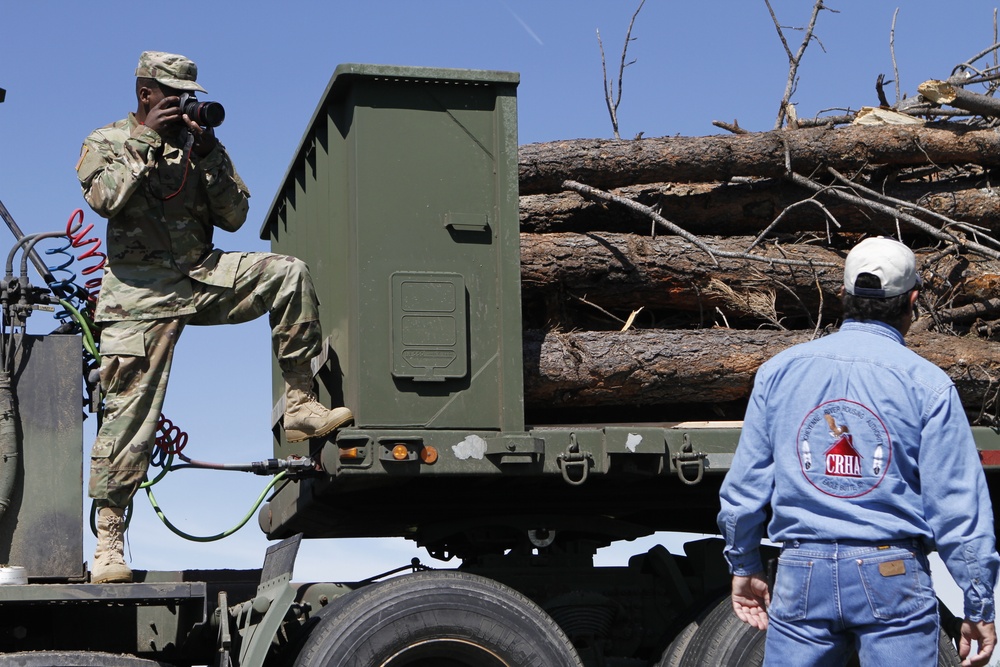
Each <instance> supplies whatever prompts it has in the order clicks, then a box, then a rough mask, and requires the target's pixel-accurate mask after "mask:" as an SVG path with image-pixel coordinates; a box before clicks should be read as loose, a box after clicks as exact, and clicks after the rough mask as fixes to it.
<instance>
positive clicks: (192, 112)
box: [180, 94, 226, 127]
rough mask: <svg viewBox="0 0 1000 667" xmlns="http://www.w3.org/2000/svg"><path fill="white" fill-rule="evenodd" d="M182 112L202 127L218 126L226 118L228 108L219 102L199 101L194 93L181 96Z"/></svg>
mask: <svg viewBox="0 0 1000 667" xmlns="http://www.w3.org/2000/svg"><path fill="white" fill-rule="evenodd" d="M180 104H181V113H185V114H187V117H188V118H190V119H191V120H193V121H194V122H196V123H198V124H199V125H201V126H202V127H218V126H219V125H222V121H224V120H225V119H226V110H225V108H224V107H223V106H222V105H221V104H219V103H218V102H199V101H198V100H197V99H196V98H195V96H194V95H189V94H186V95H183V96H181V103H180Z"/></svg>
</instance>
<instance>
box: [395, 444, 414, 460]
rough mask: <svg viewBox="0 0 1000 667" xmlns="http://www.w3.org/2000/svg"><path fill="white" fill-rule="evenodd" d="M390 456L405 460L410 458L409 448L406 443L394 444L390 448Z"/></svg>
mask: <svg viewBox="0 0 1000 667" xmlns="http://www.w3.org/2000/svg"><path fill="white" fill-rule="evenodd" d="M392 458H394V459H396V460H397V461H405V460H406V459H408V458H410V449H409V447H407V446H406V445H396V446H395V447H393V448H392Z"/></svg>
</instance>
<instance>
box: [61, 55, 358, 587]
mask: <svg viewBox="0 0 1000 667" xmlns="http://www.w3.org/2000/svg"><path fill="white" fill-rule="evenodd" d="M136 77H137V78H136V97H137V99H138V108H137V110H136V112H135V113H134V114H129V116H128V117H127V118H125V119H123V120H120V121H118V122H116V123H113V124H111V125H108V126H106V127H103V128H101V129H98V130H95V131H94V132H92V133H91V134H90V136H89V137H87V139H86V141H84V144H83V148H82V151H81V155H80V161H79V162H78V163H77V175H78V177H79V179H80V184H81V186H82V188H83V195H84V198H86V200H87V202H88V203H89V204H90V206H91V207H92V208H93V209H94V211H96V212H97V213H98V214H99V215H101V216H103V217H105V218H107V219H108V232H107V244H108V264H107V267H106V273H105V276H104V283H103V286H102V289H101V292H100V296H99V299H98V303H97V307H96V317H95V319H96V321H97V322H99V323H101V325H102V332H101V344H100V350H101V385H102V388H103V389H104V391H105V399H104V415H103V420H102V423H101V425H100V427H99V430H98V434H97V440H96V442H95V443H94V447H93V451H92V453H91V470H90V488H89V494H90V497H91V498H93V499H94V500H95V501H96V503H97V505H98V507H99V511H98V521H97V530H98V535H97V551H96V553H95V556H94V563H93V566H92V571H91V581H93V582H95V583H110V582H127V581H131V578H132V571H131V570H130V569H129V567H128V565H126V563H125V559H124V553H123V533H122V531H123V525H122V524H123V512H124V508H125V507H127V506H128V504H129V502H130V501H131V499H132V497H133V496H134V495H135V492H136V491H137V490H138V488H139V484H140V483H141V481H142V479H143V477H144V476H145V474H146V470H147V468H148V466H149V457H150V453H151V451H150V450H151V448H152V446H153V442H154V440H155V435H156V426H157V422H158V420H159V417H160V409H161V407H162V405H163V398H164V394H165V392H166V387H167V380H168V378H169V376H170V364H171V360H172V358H173V351H174V346H175V345H176V343H177V340H178V338H179V337H180V334H181V332H182V331H183V329H184V327H185V326H186V325H188V324H193V325H208V324H236V323H238V322H247V321H249V320H252V319H255V318H257V317H259V316H261V315H263V314H264V313H269V316H270V324H271V331H272V343H273V348H274V353H275V355H276V357H277V359H278V364H279V366H280V367H281V369H282V372H283V375H284V378H285V381H286V385H287V390H286V395H285V416H284V428H285V433H286V437H287V438H288V440H289V441H291V442H297V441H301V440H305V439H307V438H311V437H318V436H322V435H326V434H327V433H330V432H331V431H333V430H334V429H336V428H338V427H340V426H342V425H344V424H346V423H348V422H349V421H350V420H351V419H352V415H351V412H350V410H348V409H347V408H343V407H338V408H334V409H327V408H326V407H325V406H323V405H321V404H320V403H319V402H318V401H317V400H316V397H315V394H314V393H313V374H312V371H311V368H310V365H309V362H310V360H311V359H312V358H313V357H314V356H316V355H317V354H318V353H319V352H320V349H321V344H322V343H321V341H322V334H321V331H320V325H319V313H318V310H317V306H318V304H317V299H316V294H315V291H314V289H313V285H312V280H311V278H310V276H309V272H308V269H307V268H306V266H305V264H304V263H303V262H301V261H300V260H298V259H295V258H293V257H287V256H284V255H275V254H271V253H241V252H222V251H220V250H218V249H216V248H215V247H214V246H213V244H212V236H213V232H214V230H215V228H216V227H218V228H220V229H223V230H225V231H228V232H235V231H236V230H238V229H239V228H240V226H241V225H242V224H243V222H244V221H245V220H246V216H247V210H248V203H247V200H248V199H249V197H250V193H249V192H248V191H247V188H246V186H245V185H244V184H243V181H242V180H240V177H239V176H238V175H237V173H236V170H235V169H234V168H233V164H232V162H231V161H230V159H229V155H228V154H227V153H226V150H225V148H223V146H222V145H221V144H220V143H219V142H218V140H217V139H216V138H215V135H214V132H213V130H212V129H211V128H202V127H200V126H199V125H198V124H197V123H195V122H194V121H193V120H191V119H190V118H189V117H188V116H187V115H185V114H182V113H181V111H180V108H179V106H178V104H179V95H180V94H181V93H182V92H184V91H188V92H191V91H202V92H204V89H203V88H202V87H201V86H200V85H198V84H197V83H196V79H197V68H196V66H195V64H194V63H193V62H192V61H190V60H189V59H187V58H185V57H183V56H179V55H173V54H168V53H161V52H157V51H146V52H144V53H142V55H141V56H140V58H139V66H138V68H137V69H136Z"/></svg>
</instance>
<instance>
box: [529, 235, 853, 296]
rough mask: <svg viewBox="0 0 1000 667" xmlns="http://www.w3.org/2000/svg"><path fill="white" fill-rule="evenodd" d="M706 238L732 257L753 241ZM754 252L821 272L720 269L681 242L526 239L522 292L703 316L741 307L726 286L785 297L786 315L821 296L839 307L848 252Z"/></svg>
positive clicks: (804, 248)
mask: <svg viewBox="0 0 1000 667" xmlns="http://www.w3.org/2000/svg"><path fill="white" fill-rule="evenodd" d="M703 240H704V241H705V242H706V244H708V245H710V246H711V247H713V248H714V249H718V250H720V251H722V252H729V253H742V252H745V251H746V249H747V247H748V246H749V245H750V243H751V242H752V239H751V238H749V237H712V238H708V237H706V238H704V239H703ZM754 254H755V255H758V256H760V257H762V258H764V257H770V258H776V259H793V260H801V261H806V262H813V263H815V264H817V266H814V267H812V268H810V267H808V266H786V265H780V264H768V263H767V262H764V261H760V262H757V261H750V260H743V259H727V258H722V257H720V258H719V259H718V265H716V264H715V263H714V262H713V260H712V258H711V257H710V256H708V255H706V254H705V253H704V252H702V251H701V250H700V249H698V248H696V247H695V246H694V245H693V244H692V243H690V242H688V241H686V240H684V239H681V238H678V237H676V236H658V237H656V238H650V237H648V236H639V235H636V234H613V233H607V232H600V233H599V232H594V233H587V234H522V235H521V290H522V294H523V295H524V296H525V297H527V298H532V297H534V296H537V295H538V294H539V293H542V294H544V293H553V294H556V293H569V294H574V295H577V296H579V297H585V298H586V299H587V301H590V302H592V303H595V304H598V305H601V306H605V307H610V306H614V307H616V308H619V309H620V308H627V309H635V308H639V307H647V308H671V309H676V310H686V311H699V310H705V309H708V310H712V309H713V308H715V307H716V306H720V307H722V308H723V309H724V310H726V311H728V312H733V309H734V306H733V305H732V304H731V303H730V302H729V301H728V300H727V298H726V296H725V294H723V293H720V292H719V291H718V286H719V283H723V284H725V285H726V286H728V287H730V288H732V289H734V290H736V291H737V292H746V291H758V292H759V291H762V290H765V291H773V292H775V293H776V294H777V295H778V303H779V310H780V309H781V308H783V307H785V305H789V306H791V307H796V308H801V307H805V308H808V309H814V308H816V307H817V306H818V304H819V301H820V299H821V298H822V299H824V300H826V301H827V302H828V303H833V304H836V302H837V300H838V299H837V294H838V292H839V291H840V286H841V284H842V282H841V280H842V277H841V274H842V269H841V268H840V267H841V266H842V265H843V254H842V253H838V252H835V251H833V250H830V249H829V248H826V247H823V246H819V245H808V244H804V243H802V244H794V245H789V246H787V247H786V246H775V245H774V244H768V245H766V246H763V247H759V248H756V249H755V250H754ZM823 264H831V265H833V266H822V265H823ZM782 285H783V286H784V287H782ZM792 293H794V294H795V296H792Z"/></svg>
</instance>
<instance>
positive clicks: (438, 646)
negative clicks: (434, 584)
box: [379, 637, 510, 667]
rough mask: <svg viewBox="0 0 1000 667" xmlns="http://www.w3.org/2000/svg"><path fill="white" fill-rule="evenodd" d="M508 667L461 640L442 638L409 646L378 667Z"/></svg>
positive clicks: (499, 659) (487, 652) (501, 661)
mask: <svg viewBox="0 0 1000 667" xmlns="http://www.w3.org/2000/svg"><path fill="white" fill-rule="evenodd" d="M404 665H405V666H406V667H510V663H508V662H507V661H506V660H503V659H502V658H500V657H499V656H498V655H497V654H496V653H494V652H493V651H490V650H489V649H488V648H486V647H484V646H481V645H479V644H475V643H473V642H470V641H466V640H464V639H457V638H454V637H441V638H437V639H425V640H424V641H420V642H416V643H414V644H410V645H409V646H407V647H406V648H404V649H402V650H401V651H398V652H396V653H395V654H393V655H392V656H390V657H389V659H388V660H386V661H384V662H383V663H382V664H381V665H380V666H379V667H404Z"/></svg>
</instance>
